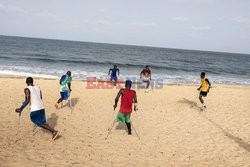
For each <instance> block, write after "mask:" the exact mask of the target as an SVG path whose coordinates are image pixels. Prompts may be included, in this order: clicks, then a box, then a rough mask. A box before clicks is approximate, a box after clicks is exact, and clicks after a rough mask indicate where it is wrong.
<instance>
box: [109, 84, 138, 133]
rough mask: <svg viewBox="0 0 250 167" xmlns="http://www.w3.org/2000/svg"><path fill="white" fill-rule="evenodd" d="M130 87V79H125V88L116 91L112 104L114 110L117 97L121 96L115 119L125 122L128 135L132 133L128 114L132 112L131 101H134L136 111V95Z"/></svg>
mask: <svg viewBox="0 0 250 167" xmlns="http://www.w3.org/2000/svg"><path fill="white" fill-rule="evenodd" d="M131 87H132V81H130V80H127V81H126V82H125V89H124V88H122V89H120V91H119V92H118V94H117V96H116V98H115V104H114V110H115V109H116V107H117V103H118V101H119V98H120V96H121V105H120V110H119V112H118V114H117V118H116V121H117V122H123V123H126V125H127V128H128V135H131V134H132V133H131V123H130V116H131V113H132V106H133V103H134V111H137V96H136V92H135V91H134V90H131ZM110 131H111V129H110Z"/></svg>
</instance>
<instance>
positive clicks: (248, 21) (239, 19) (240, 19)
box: [231, 16, 250, 25]
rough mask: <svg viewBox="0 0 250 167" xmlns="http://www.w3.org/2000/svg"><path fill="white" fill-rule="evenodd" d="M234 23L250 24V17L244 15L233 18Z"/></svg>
mask: <svg viewBox="0 0 250 167" xmlns="http://www.w3.org/2000/svg"><path fill="white" fill-rule="evenodd" d="M231 20H232V21H233V22H234V23H238V24H245V25H250V18H245V17H242V16H238V17H234V18H232V19H231Z"/></svg>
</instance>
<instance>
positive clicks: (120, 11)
mask: <svg viewBox="0 0 250 167" xmlns="http://www.w3.org/2000/svg"><path fill="white" fill-rule="evenodd" d="M0 34H1V35H14V36H27V37H41V38H53V39H66V40H78V41H92V42H103V43H117V44H131V45H146V46H157V47H167V48H181V49H197V50H211V51H226V52H238V53H250V0H40V1H38V0H0Z"/></svg>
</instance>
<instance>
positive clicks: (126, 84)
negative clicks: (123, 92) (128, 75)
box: [125, 80, 132, 89]
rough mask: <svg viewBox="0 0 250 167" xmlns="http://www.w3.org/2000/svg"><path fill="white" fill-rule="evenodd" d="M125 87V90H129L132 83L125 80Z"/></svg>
mask: <svg viewBox="0 0 250 167" xmlns="http://www.w3.org/2000/svg"><path fill="white" fill-rule="evenodd" d="M125 87H126V89H131V87H132V81H131V80H126V82H125Z"/></svg>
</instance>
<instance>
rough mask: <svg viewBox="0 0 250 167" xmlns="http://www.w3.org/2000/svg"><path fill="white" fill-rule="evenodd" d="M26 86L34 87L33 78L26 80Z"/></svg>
mask: <svg viewBox="0 0 250 167" xmlns="http://www.w3.org/2000/svg"><path fill="white" fill-rule="evenodd" d="M26 84H27V85H33V78H32V77H28V78H26Z"/></svg>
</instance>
